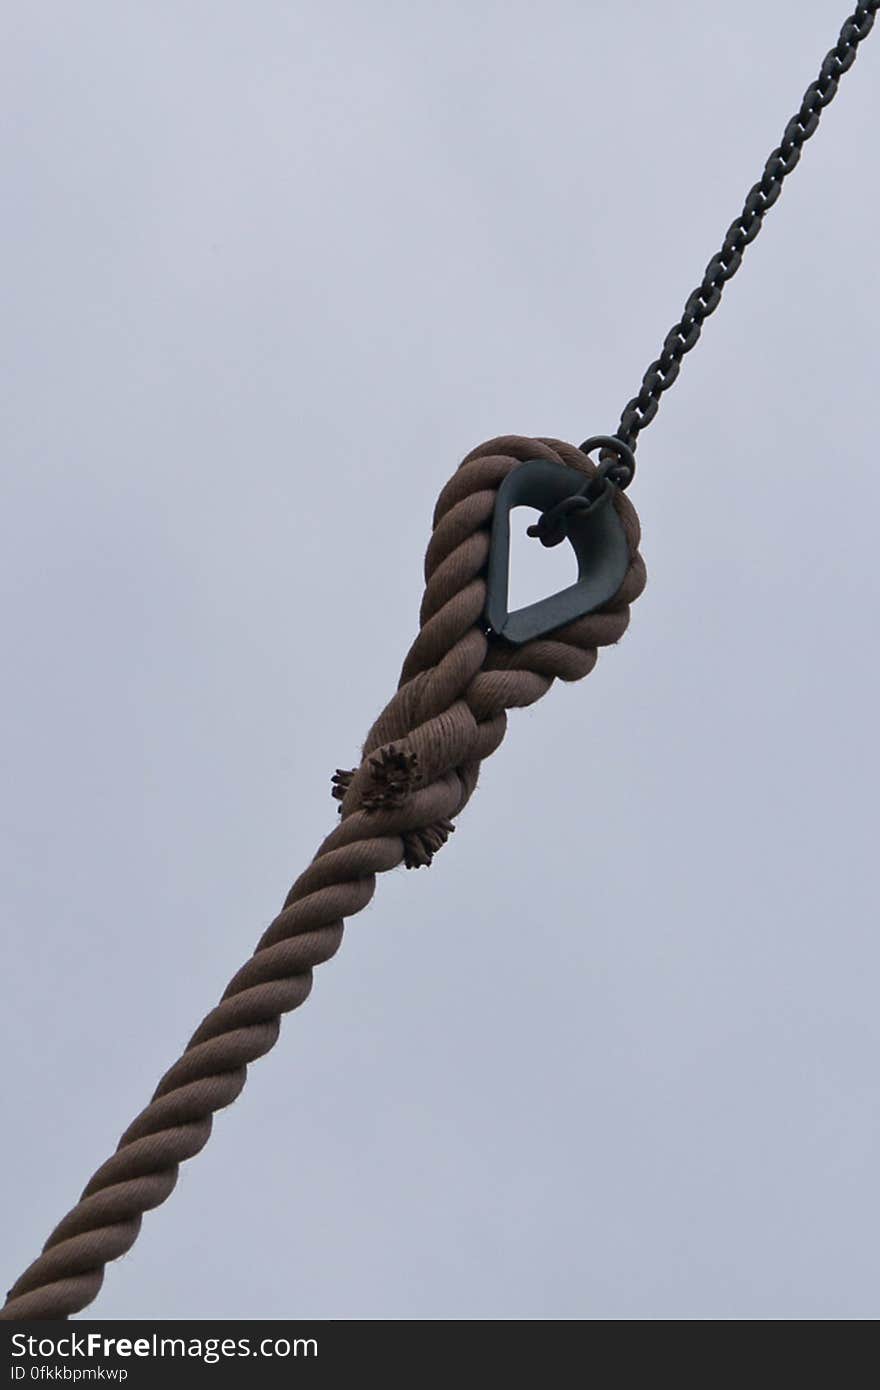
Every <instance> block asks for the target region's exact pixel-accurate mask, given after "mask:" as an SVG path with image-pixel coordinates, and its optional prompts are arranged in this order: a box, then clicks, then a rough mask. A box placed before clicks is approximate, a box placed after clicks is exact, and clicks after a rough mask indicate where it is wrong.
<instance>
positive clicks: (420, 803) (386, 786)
mask: <svg viewBox="0 0 880 1390" xmlns="http://www.w3.org/2000/svg"><path fill="white" fill-rule="evenodd" d="M533 458H544V459H550V460H553V461H555V462H558V463H564V464H567V465H569V466H570V467H572V468H577V469H579V470H580V471H581V472H583V473H584V475H585V477H586V478H587V479H591V478H592V477H593V476H595V473H596V469H595V466H594V464H593V463H592V462H591V461H590V460H589V459H588V458H587V457H586V455H585V454H583V453H582V452H581V451H580V450H578V449H576V448H574V446H573V445H571V444H564V443H561V442H560V441H558V440H554V439H526V438H522V437H519V436H505V437H502V438H499V439H493V440H490V441H489V442H488V443H486V444H482V445H480V447H479V448H477V449H474V450H473V452H472V453H470V454H468V456H467V457H466V458H465V459H464V461H463V463H462V464H461V465H460V467H459V468H458V470H457V471H456V473H455V474H454V475H453V477H452V478H451V480H450V481H449V482H448V483H447V485H446V487H444V489H443V491H442V492H441V494H440V497H439V500H438V502H437V507H436V510H435V513H434V530H433V534H432V536H431V540H430V544H429V546H428V551H427V555H426V558H425V579H426V584H425V592H424V597H423V600H422V606H421V614H420V631H419V634H418V636H417V637H416V639H415V641H414V643H413V645H412V647H411V648H410V651H409V654H408V655H407V657H406V660H405V661H404V663H403V670H402V672H401V677H400V683H399V686H398V689H397V693H396V694H395V695H394V697H393V698H392V699H391V701H390V702H389V704H388V705H387V706H386V707H385V709H384V710H383V711H382V713H381V714H380V715H379V718H378V719H377V720H376V722H375V724H374V725H373V727H372V729H371V730H370V732H369V734H368V735H367V739H366V742H365V744H364V748H363V757H362V761H361V763H360V766H359V767H358V768H356V769H354V770H352V771H351V772H338V773H337V775H336V777H335V778H334V779H333V794H334V795H335V796H336V797H337V799H338V800H339V801H340V813H341V820H340V823H339V825H338V827H337V828H336V829H335V830H334V831H333V832H332V833H331V834H330V835H329V836H328V837H327V839H326V840H324V842H323V844H322V845H321V847H320V848H319V850H318V852H317V854H316V855H315V857H314V859H313V860H312V862H311V864H310V865H309V867H308V868H307V869H306V870H305V872H304V873H303V874H301V875H300V877H299V878H298V879H297V880H296V882H295V883H294V885H293V887H292V888H291V890H290V892H289V893H288V895H287V897H286V898H285V900H284V906H283V907H282V909H281V912H280V913H279V915H278V916H277V917H276V918H275V920H274V921H273V922H272V923H271V924H270V926H269V927H268V928H267V930H266V931H265V932H264V933H263V935H262V937H261V938H260V940H259V942H258V944H257V947H256V950H255V951H254V954H253V955H252V956H251V958H250V959H249V960H248V961H247V963H246V964H245V965H243V966H242V968H241V969H240V970H239V971H238V973H237V974H236V975H234V976H233V978H232V980H231V981H230V982H229V984H228V985H227V987H226V989H225V990H224V992H223V996H222V998H221V1001H220V1003H219V1004H218V1005H217V1007H216V1008H214V1009H212V1010H211V1012H210V1013H209V1014H208V1015H207V1017H206V1018H204V1019H203V1020H202V1022H201V1023H200V1024H199V1026H198V1028H197V1029H196V1031H195V1033H194V1034H193V1035H192V1037H191V1038H190V1040H189V1043H188V1044H187V1046H186V1049H185V1050H184V1052H183V1054H182V1056H181V1057H180V1058H179V1059H178V1061H176V1062H175V1063H174V1065H173V1066H172V1067H171V1069H170V1070H169V1071H167V1072H166V1073H165V1075H164V1076H163V1078H162V1080H161V1081H160V1082H159V1085H158V1086H157V1087H156V1090H155V1092H154V1094H153V1098H152V1100H151V1101H150V1103H149V1105H148V1106H147V1107H146V1109H144V1110H142V1111H141V1113H140V1114H139V1115H138V1116H137V1118H136V1119H135V1120H134V1121H133V1122H132V1123H131V1124H130V1125H129V1127H128V1129H127V1130H126V1131H125V1133H124V1134H123V1136H122V1138H121V1139H120V1141H119V1145H118V1147H117V1149H116V1152H115V1153H114V1154H113V1156H112V1157H111V1158H109V1159H108V1160H107V1162H106V1163H104V1164H102V1165H101V1167H100V1168H99V1169H98V1170H97V1172H96V1173H94V1174H93V1176H92V1177H91V1178H90V1179H89V1182H88V1183H87V1184H86V1187H85V1189H84V1191H83V1194H82V1197H81V1198H80V1200H79V1201H78V1202H77V1204H76V1206H74V1207H73V1208H72V1209H71V1210H70V1211H69V1212H68V1213H67V1215H66V1216H65V1217H64V1218H63V1219H62V1221H61V1222H60V1223H59V1224H58V1225H57V1226H56V1227H55V1229H54V1230H53V1232H52V1234H51V1235H50V1236H49V1239H48V1240H47V1241H46V1244H45V1245H44V1247H43V1253H42V1254H41V1255H40V1256H38V1258H37V1259H36V1260H34V1262H33V1264H31V1265H30V1266H29V1267H28V1268H27V1269H26V1270H25V1271H24V1273H23V1274H22V1275H21V1276H20V1278H19V1279H17V1280H16V1282H15V1284H13V1286H12V1288H11V1289H10V1291H9V1295H8V1299H7V1302H6V1304H5V1306H4V1308H3V1309H2V1310H0V1318H2V1319H5V1320H16V1319H50V1318H67V1317H69V1316H70V1315H71V1314H72V1313H77V1312H79V1311H80V1310H81V1309H83V1308H85V1307H86V1305H87V1304H89V1303H91V1302H92V1300H93V1299H94V1298H95V1297H96V1295H97V1294H98V1291H99V1290H100V1288H101V1285H102V1283H103V1279H104V1270H105V1266H106V1265H107V1264H108V1263H109V1262H110V1261H111V1260H116V1259H118V1258H119V1257H120V1255H124V1254H125V1252H126V1251H127V1250H130V1249H131V1247H132V1245H133V1244H134V1242H135V1240H136V1239H137V1236H138V1234H139V1232H140V1228H141V1221H142V1218H143V1215H144V1213H145V1212H147V1211H150V1210H152V1208H154V1207H157V1206H159V1205H160V1204H161V1203H162V1202H164V1201H165V1200H166V1198H167V1197H169V1196H170V1194H171V1192H172V1191H173V1189H174V1186H175V1183H176V1181H177V1174H178V1168H179V1165H180V1164H181V1163H182V1162H184V1160H186V1159H188V1158H192V1157H193V1156H194V1155H195V1154H197V1153H199V1151H200V1150H201V1149H203V1148H204V1146H205V1144H206V1143H207V1142H208V1138H209V1136H210V1133H211V1127H212V1124H213V1116H214V1114H215V1112H216V1111H218V1110H222V1109H223V1108H224V1107H225V1106H227V1105H230V1104H231V1103H232V1101H234V1100H235V1099H236V1097H237V1096H238V1095H239V1094H240V1093H241V1090H242V1088H243V1087H244V1083H245V1080H246V1078H247V1068H248V1064H249V1063H251V1062H253V1061H255V1060H256V1059H257V1058H258V1057H262V1056H263V1055H264V1053H266V1052H268V1051H269V1050H270V1048H272V1047H273V1046H274V1045H275V1042H276V1041H277V1039H278V1034H279V1031H280V1026H281V1017H282V1015H283V1014H286V1013H289V1012H290V1011H291V1010H292V1009H295V1008H298V1006H299V1005H300V1004H302V1003H303V1002H304V1001H305V999H306V998H307V996H308V994H309V990H310V989H311V983H312V970H313V968H314V967H315V966H316V965H319V964H320V963H321V962H322V961H325V960H329V958H330V957H331V956H332V955H334V954H335V952H336V951H337V950H338V948H339V944H340V942H341V940H342V932H343V919H344V918H346V917H350V916H352V915H353V914H354V913H356V912H360V911H361V910H362V909H363V908H364V907H366V905H367V903H368V902H369V901H370V899H371V898H372V896H373V892H374V889H375V885H376V875H377V874H378V873H385V872H387V871H388V870H389V869H394V868H396V867H397V866H398V865H399V864H401V863H405V864H407V865H408V867H411V868H417V867H420V866H422V865H427V864H430V862H431V860H432V858H433V855H434V853H435V852H436V850H437V849H438V848H439V847H440V846H441V845H442V844H443V843H444V841H445V839H446V838H447V836H448V834H449V833H450V831H451V830H452V828H453V821H454V818H455V817H456V816H457V815H458V814H459V813H460V812H461V811H462V810H463V808H464V807H465V805H466V804H467V802H468V801H469V800H470V797H471V795H472V794H473V791H474V788H475V787H476V784H477V778H478V775H479V771H480V764H481V762H482V760H483V759H484V758H486V757H488V756H489V754H490V753H494V751H495V749H496V748H497V747H498V745H499V744H500V743H501V741H502V739H503V738H504V734H505V731H506V726H507V713H506V712H507V710H508V709H513V708H516V707H521V706H525V705H531V704H533V703H534V702H535V701H536V700H538V699H540V698H541V696H542V695H544V694H546V692H547V690H549V688H550V686H551V685H552V683H553V681H554V680H555V679H559V680H566V681H571V680H580V679H581V677H583V676H586V675H587V674H588V673H589V672H590V671H591V670H592V668H593V666H594V665H595V662H596V657H597V648H599V647H604V646H608V645H609V644H611V643H614V642H617V641H618V640H619V639H620V638H621V637H622V636H623V633H624V632H625V630H626V627H627V624H628V622H629V607H630V604H631V603H632V602H633V600H634V599H635V598H637V597H638V595H639V594H640V593H641V591H642V589H643V588H644V584H645V569H644V565H643V563H642V560H641V557H640V555H639V553H638V543H639V525H638V519H637V517H636V513H635V511H634V509H633V507H632V505H631V503H630V502H629V501H628V500H627V498H626V497H625V496H624V495H623V494H622V493H621V492H616V493H615V496H614V505H615V507H616V508H617V511H618V513H619V515H620V518H621V520H622V522H623V526H624V529H625V532H626V536H627V541H628V544H629V550H630V557H631V560H630V567H629V570H628V572H627V574H626V577H625V579H624V581H623V583H622V585H621V587H620V589H619V591H618V593H617V594H616V595H615V597H614V599H613V600H612V601H611V602H610V603H608V604H606V605H605V606H604V607H603V608H602V609H601V611H598V612H594V613H591V614H589V615H588V616H587V617H584V618H580V619H578V620H577V621H576V622H573V623H571V624H569V625H568V626H567V627H564V628H560V629H558V630H557V631H555V632H553V633H551V634H550V635H549V636H548V637H545V638H542V639H541V640H537V641H534V642H530V643H526V644H525V645H524V646H521V647H516V648H513V647H508V646H506V645H505V644H503V643H501V642H499V641H498V640H497V639H495V638H492V637H490V636H489V635H488V634H487V633H486V630H485V628H484V625H483V621H482V615H483V609H484V606H485V600H486V583H485V579H484V570H485V566H486V561H487V558H488V554H489V528H490V526H491V520H492V514H493V509H494V505H495V495H496V492H497V489H498V487H499V486H500V484H501V482H502V481H503V479H504V478H505V477H506V475H507V474H508V473H509V472H510V470H511V469H512V468H514V467H515V466H516V465H517V464H518V463H520V462H522V461H524V460H526V459H533Z"/></svg>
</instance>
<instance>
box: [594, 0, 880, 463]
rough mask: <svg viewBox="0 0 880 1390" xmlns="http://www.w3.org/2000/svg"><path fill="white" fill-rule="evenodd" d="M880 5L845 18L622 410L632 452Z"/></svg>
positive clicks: (620, 435)
mask: <svg viewBox="0 0 880 1390" xmlns="http://www.w3.org/2000/svg"><path fill="white" fill-rule="evenodd" d="M878 4H880V0H866V2H865V3H863V4H859V5H856V8H855V10H854V12H853V13H852V14H851V15H850V17H849V19H847V20H846V22H845V24H844V25H843V28H842V29H841V31H840V38H839V39H838V40H837V43H836V44H835V45H834V47H833V48H832V49H831V51H830V53H828V54H827V56H826V58H825V61H824V62H823V64H822V67H821V69H820V71H819V76H818V78H817V79H816V81H815V82H813V83H812V84H811V86H809V87H808V88H807V90H806V92H805V93H804V99H803V101H802V102H801V108H800V110H799V111H798V113H797V115H796V116H793V117H792V118H791V120H790V121H789V123H788V125H787V126H786V127H785V133H784V135H783V137H782V140H781V141H780V143H779V145H778V146H777V147H776V149H775V150H774V151H773V153H772V154H771V155H770V158H769V159H768V160H767V163H766V164H765V165H764V172H763V174H762V175H761V177H760V179H759V180H758V182H757V183H756V184H755V185H754V187H753V188H752V189H751V191H750V192H749V195H748V197H747V198H746V201H745V205H744V206H743V210H742V212H741V213H740V215H739V217H738V218H737V219H736V221H735V222H732V223H731V225H730V227H729V228H728V232H727V235H726V236H725V238H724V243H723V245H722V247H721V250H720V251H719V252H718V254H717V255H716V256H713V257H712V259H711V261H710V262H709V264H708V265H707V266H706V272H705V274H704V276H703V280H702V283H701V284H700V285H699V286H698V288H697V289H695V290H694V292H693V294H692V295H690V297H689V298H688V300H687V303H686V304H685V306H684V313H683V314H682V316H681V318H680V319H679V321H678V323H677V324H675V326H674V327H673V328H671V329H670V330H669V332H668V333H667V335H666V337H665V338H664V340H663V350H662V351H661V353H660V356H659V357H658V358H657V359H656V361H654V362H652V363H651V365H650V367H649V368H648V370H647V371H646V372H645V375H644V377H643V378H642V385H641V387H640V389H639V393H638V395H637V396H633V398H632V400H631V401H630V402H629V404H628V405H626V406H625V407H624V411H623V414H622V415H621V417H620V424H619V426H618V428H617V434H616V436H615V438H616V439H619V440H620V441H621V443H622V444H624V445H627V446H628V447H629V448H630V449H635V447H636V439H637V436H638V434H639V431H640V430H643V429H644V428H645V426H646V425H649V424H650V423H651V421H652V420H653V418H654V416H655V415H656V414H657V411H658V409H659V406H660V397H661V395H662V394H663V392H664V391H668V390H669V388H670V386H671V385H672V383H673V382H674V381H675V379H676V377H677V376H678V373H679V371H680V370H681V360H682V358H683V357H684V355H685V353H686V352H690V350H691V348H692V347H694V346H695V344H696V343H697V342H698V341H699V337H700V333H701V332H702V329H703V320H704V319H707V318H708V317H709V315H710V314H712V313H714V312H715V310H716V309H717V308H718V305H719V303H720V302H721V294H722V291H723V289H724V286H725V285H726V284H727V281H728V280H730V279H732V277H733V276H734V275H735V274H736V272H737V271H738V270H739V268H740V265H741V264H742V258H743V252H744V251H745V248H746V247H747V246H748V245H749V243H750V242H752V241H754V240H755V237H756V236H757V235H758V233H759V232H760V230H761V225H762V223H763V221H764V214H765V213H766V212H767V210H768V209H769V208H772V206H773V204H774V203H775V202H776V199H777V198H778V197H779V194H780V193H781V192H782V183H783V180H784V179H785V177H786V175H787V174H790V173H791V171H792V169H793V168H794V167H795V165H796V164H797V162H798V160H799V159H800V157H801V149H802V147H803V145H804V142H805V141H807V140H809V138H810V136H811V135H812V134H813V132H814V131H815V129H816V127H817V126H818V124H819V117H820V115H821V114H822V110H823V108H824V107H826V106H827V105H828V103H829V102H830V101H831V100H832V99H833V97H834V94H835V93H836V91H837V87H838V83H839V81H840V78H841V77H842V76H843V74H844V73H845V72H848V71H849V69H850V68H851V67H852V65H853V63H854V62H855V60H856V53H857V51H858V46H859V44H860V43H861V41H862V39H864V38H867V36H868V34H870V32H871V28H872V26H873V23H874V16H875V14H876V12H877V8H878Z"/></svg>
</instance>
